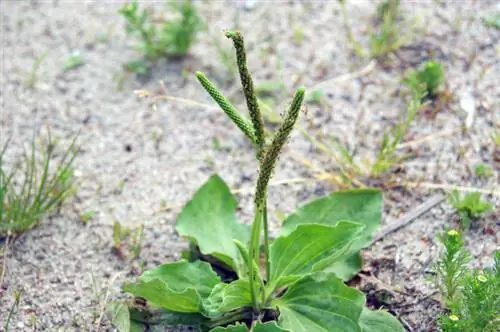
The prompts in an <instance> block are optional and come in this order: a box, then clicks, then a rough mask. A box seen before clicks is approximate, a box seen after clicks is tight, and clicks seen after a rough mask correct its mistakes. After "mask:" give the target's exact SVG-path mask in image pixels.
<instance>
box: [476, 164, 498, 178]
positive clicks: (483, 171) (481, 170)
mask: <svg viewBox="0 0 500 332" xmlns="http://www.w3.org/2000/svg"><path fill="white" fill-rule="evenodd" d="M474 173H476V175H477V176H478V177H490V176H493V174H494V172H493V167H491V166H490V165H488V164H484V163H479V164H476V165H474Z"/></svg>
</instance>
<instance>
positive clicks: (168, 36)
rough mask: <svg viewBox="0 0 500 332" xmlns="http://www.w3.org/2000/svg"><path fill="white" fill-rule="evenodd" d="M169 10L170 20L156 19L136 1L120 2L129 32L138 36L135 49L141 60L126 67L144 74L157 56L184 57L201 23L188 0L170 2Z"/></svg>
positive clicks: (158, 57)
mask: <svg viewBox="0 0 500 332" xmlns="http://www.w3.org/2000/svg"><path fill="white" fill-rule="evenodd" d="M168 3H169V6H170V10H171V11H172V12H173V13H174V14H175V15H176V17H174V18H173V19H172V20H167V19H164V18H162V19H158V18H157V17H153V14H152V13H151V12H149V11H147V10H145V9H143V10H140V8H139V5H138V3H137V2H136V1H132V2H130V3H127V4H125V5H123V6H122V7H121V8H120V10H119V13H120V14H121V15H122V16H123V17H124V18H125V19H126V21H127V26H126V30H127V32H128V33H129V34H136V35H139V36H140V38H141V39H142V43H141V44H140V45H139V46H138V48H139V49H140V50H141V51H142V52H143V53H144V59H142V60H139V61H131V62H128V63H127V64H125V67H126V69H128V70H130V71H133V72H136V73H138V74H145V73H146V72H147V70H148V68H149V65H150V63H151V62H152V61H156V60H158V59H160V58H166V57H172V56H174V57H177V56H184V55H186V54H187V52H188V51H189V48H190V47H191V45H192V44H193V42H194V41H195V39H196V35H197V33H198V32H199V31H200V30H201V29H202V27H203V23H202V20H201V18H200V17H199V15H198V12H197V11H196V8H195V7H194V6H193V4H192V2H191V0H182V1H169V2H168Z"/></svg>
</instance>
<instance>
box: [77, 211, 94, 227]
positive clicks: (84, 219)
mask: <svg viewBox="0 0 500 332" xmlns="http://www.w3.org/2000/svg"><path fill="white" fill-rule="evenodd" d="M96 214H97V212H95V211H85V212H83V213H82V215H81V216H80V219H81V220H82V222H83V223H84V224H87V223H88V222H89V221H90V220H92V218H94V216H95V215H96Z"/></svg>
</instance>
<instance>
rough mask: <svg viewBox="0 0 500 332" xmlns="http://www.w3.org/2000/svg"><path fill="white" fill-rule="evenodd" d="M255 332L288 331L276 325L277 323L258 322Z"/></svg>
mask: <svg viewBox="0 0 500 332" xmlns="http://www.w3.org/2000/svg"><path fill="white" fill-rule="evenodd" d="M252 331H253V332H281V331H284V332H286V331H288V330H284V329H283V328H281V327H280V326H278V325H277V324H276V322H267V323H261V322H257V324H255V327H254V328H253V330H252Z"/></svg>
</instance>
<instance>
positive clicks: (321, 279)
mask: <svg viewBox="0 0 500 332" xmlns="http://www.w3.org/2000/svg"><path fill="white" fill-rule="evenodd" d="M364 303H365V297H364V295H363V294H362V293H361V292H360V291H358V290H356V289H354V288H349V287H347V286H346V285H345V284H344V283H343V281H342V280H341V279H339V278H337V277H336V276H335V275H334V274H333V273H317V274H314V275H310V276H307V277H305V278H303V279H301V280H299V281H298V282H296V283H294V284H293V285H292V286H290V287H289V288H288V290H287V291H286V293H285V295H283V297H281V298H278V299H275V300H274V301H273V302H272V304H273V305H276V306H277V307H278V309H279V311H280V316H279V319H278V322H279V325H280V326H281V327H283V328H285V329H289V330H290V331H293V332H325V331H336V332H361V328H360V327H359V325H358V320H359V317H360V315H361V311H362V310H363V306H364Z"/></svg>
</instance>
